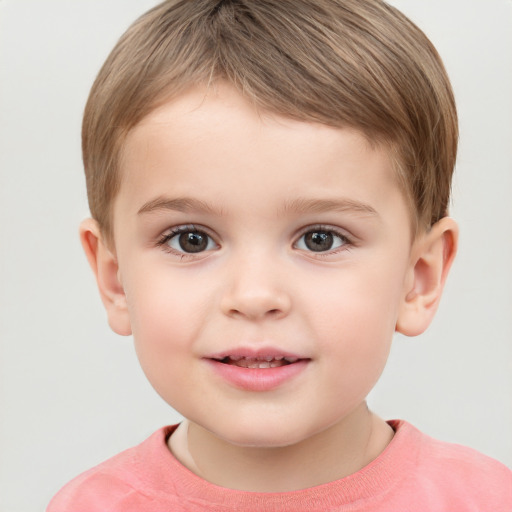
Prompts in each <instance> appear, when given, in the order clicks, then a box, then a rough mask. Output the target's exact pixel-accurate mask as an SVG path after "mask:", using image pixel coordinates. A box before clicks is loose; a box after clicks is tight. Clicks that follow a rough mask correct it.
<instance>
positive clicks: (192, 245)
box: [179, 232, 208, 252]
mask: <svg viewBox="0 0 512 512" xmlns="http://www.w3.org/2000/svg"><path fill="white" fill-rule="evenodd" d="M179 245H180V247H181V249H182V250H183V251H185V252H201V251H204V250H206V248H207V247H208V235H205V234H204V233H199V232H194V233H182V234H181V235H180V236H179Z"/></svg>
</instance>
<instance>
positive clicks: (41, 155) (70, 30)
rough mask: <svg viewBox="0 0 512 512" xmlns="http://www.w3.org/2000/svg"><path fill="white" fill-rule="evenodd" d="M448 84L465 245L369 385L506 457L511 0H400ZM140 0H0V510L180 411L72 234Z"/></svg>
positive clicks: (511, 238) (434, 425) (11, 509)
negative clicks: (104, 93) (95, 86)
mask: <svg viewBox="0 0 512 512" xmlns="http://www.w3.org/2000/svg"><path fill="white" fill-rule="evenodd" d="M392 3H393V4H395V5H397V6H398V7H400V8H401V9H402V10H403V11H404V12H405V13H406V14H408V15H409V16H410V17H411V18H412V19H413V20H414V21H415V22H417V23H418V24H419V25H420V27H422V28H423V30H425V32H426V33H427V34H428V35H429V36H430V37H431V39H432V40H433V42H434V44H435V45H436V46H437V47H438V49H439V51H440V53H441V55H442V56H443V58H444V60H445V63H446V66H447V68H448V71H449V74H450V76H451V78H452V81H453V85H454V88H455V92H456V96H457V100H458V106H459V111H460V121H461V145H460V154H459V160H458V165H457V176H456V181H455V185H454V201H453V208H452V213H453V215H454V216H455V217H456V218H457V219H458V220H459V222H460V226H461V245H460V253H459V256H458V259H457V261H456V264H455V267H454V269H453V272H452V275H451V277H450V279H449V282H448V286H447V289H446V292H445V296H444V299H443V301H442V304H441V308H440V311H439V313H438V315H437V318H436V320H435V322H434V324H433V325H432V327H431V329H430V330H429V331H428V332H427V333H426V334H425V335H423V336H421V337H419V338H416V339H407V338H403V337H397V339H396V342H395V345H394V348H393V351H392V354H391V358H390V361H389V365H388V367H387V369H386V371H385V373H384V376H383V377H382V380H381V381H380V383H379V384H378V386H377V388H376V389H375V390H374V391H373V392H372V394H371V396H370V404H371V405H372V406H373V407H374V409H375V410H376V411H377V412H379V413H380V414H382V415H383V416H384V417H386V418H392V417H399V418H406V419H408V420H409V421H411V422H412V423H414V424H415V425H416V426H418V427H419V428H421V429H422V430H424V431H425V432H427V433H429V434H431V435H433V436H435V437H438V438H441V439H444V440H448V441H453V442H457V443H461V444H465V445H469V446H472V447H474V448H476V449H478V450H480V451H482V452H484V453H486V454H489V455H491V456H493V457H495V458H497V459H499V460H501V461H503V462H504V463H506V464H508V465H509V466H512V344H511V340H512V314H511V313H512V271H511V264H512V208H511V206H510V203H511V191H512V150H511V145H512V125H511V120H512V99H511V94H512V59H511V50H512V32H511V31H510V27H511V26H512V2H511V1H510V0H430V1H428V2H426V1H424V0H394V1H393V2H392ZM154 4H155V2H154V1H150V0H87V1H85V0H80V1H78V0H73V1H70V0H46V1H44V2H42V1H41V0H0V262H1V264H0V336H1V345H0V349H1V353H0V510H1V511H2V512H28V511H32V510H34V511H36V510H43V509H44V507H45V505H46V503H47V502H48V500H49V499H50V497H51V496H52V495H53V494H54V493H55V492H56V491H57V490H58V489H59V488H60V487H61V486H62V485H63V484H64V483H65V482H66V481H67V480H69V479H70V478H72V477H73V476H75V475H76V474H78V473H79V472H81V471H83V470H85V469H87V468H89V467H91V466H92V465H95V464H97V463H99V462H100V461H102V460H103V459H105V458H107V457H109V456H111V455H113V454H115V453H116V452H118V451H121V450H122V449H124V448H126V447H129V446H131V445H133V444H136V443H138V442H139V441H141V440H142V439H144V438H145V437H146V436H148V435H149V434H150V433H151V432H152V431H154V430H156V429H157V428H159V427H160V426H162V425H164V424H168V423H173V422H176V421H178V420H179V416H178V415H177V414H176V413H175V412H174V411H172V410H171V409H170V408H169V407H168V406H167V405H166V404H165V403H164V402H163V401H161V399H160V398H158V397H157V395H156V393H154V392H153V390H152V389H151V388H150V385H149V384H148V383H147V382H146V380H145V378H144V376H143V375H142V372H141V370H140V369H139V367H138V364H137V361H136V359H135V355H134V352H133V349H132V344H131V340H130V339H129V338H128V339H127V338H120V337H117V336H116V335H114V334H112V333H111V332H110V331H109V329H108V327H107V323H106V320H105V314H104V312H103V309H102V306H101V304H100V300H99V297H98V295H97V292H96V289H95V284H94V281H93V278H92V275H91V274H90V271H89V269H88V267H87V264H86V261H85V257H84V256H83V255H82V251H81V248H80V245H79V241H78V236H77V227H78V224H79V222H80V220H81V219H82V218H83V217H85V216H86V215H87V204H86V197H85V187H84V180H83V177H82V168H81V160H80V141H79V134H80V122H81V113H82V109H83V106H84V103H85V100H86V96H87V93H88V89H89V87H90V86H91V84H92V81H93V79H94V76H95V74H96V72H97V71H98V69H99V67H100V65H101V63H102V62H103V60H104V59H105V57H106V56H107V54H108V52H109V51H110V49H111V47H112V46H113V45H114V43H115V41H116V40H117V38H118V37H119V36H120V35H121V33H122V32H123V31H124V29H125V28H126V27H127V26H128V24H129V23H130V22H131V21H133V20H134V18H135V17H136V16H138V15H139V14H141V13H142V12H143V11H145V10H146V9H148V8H149V7H151V6H153V5H154Z"/></svg>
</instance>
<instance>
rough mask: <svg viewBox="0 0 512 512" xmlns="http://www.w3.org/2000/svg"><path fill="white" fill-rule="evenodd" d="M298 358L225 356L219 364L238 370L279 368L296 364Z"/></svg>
mask: <svg viewBox="0 0 512 512" xmlns="http://www.w3.org/2000/svg"><path fill="white" fill-rule="evenodd" d="M298 360H299V358H298V357H293V356H292V357H284V356H277V357H274V356H266V357H244V356H227V357H224V358H222V359H220V360H218V361H219V362H220V363H223V364H229V365H232V366H238V367H240V368H279V367H281V366H286V365H289V364H293V363H296V362H297V361H298Z"/></svg>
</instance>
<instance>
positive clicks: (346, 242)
mask: <svg viewBox="0 0 512 512" xmlns="http://www.w3.org/2000/svg"><path fill="white" fill-rule="evenodd" d="M207 231H208V230H206V229H205V228H203V227H201V226H196V225H194V224H187V225H183V226H177V227H175V228H172V230H171V231H169V232H166V233H164V234H163V235H162V236H161V237H160V238H159V240H158V241H157V242H156V245H157V246H158V247H161V248H162V250H164V251H165V252H168V253H170V254H173V255H175V256H179V257H180V258H181V259H186V258H194V257H195V258H197V256H198V255H200V254H204V253H205V252H208V251H207V250H204V251H198V252H197V253H193V252H191V253H187V252H181V251H177V250H175V249H173V248H172V247H170V246H169V245H168V243H169V241H170V240H172V239H173V238H175V237H176V236H178V235H181V234H184V233H201V234H204V235H206V236H207V237H208V238H209V239H210V240H213V237H212V236H210V235H209V234H208V232H207ZM315 232H316V233H330V234H331V235H333V236H335V237H337V238H339V239H340V240H341V242H342V243H341V245H340V246H339V247H336V248H335V249H330V250H327V251H313V250H309V251H308V250H304V252H307V253H311V254H313V255H314V256H315V257H316V258H322V257H324V258H325V257H328V256H332V255H335V254H338V253H340V252H342V251H349V250H350V249H351V248H352V247H353V246H354V245H355V244H354V242H353V240H351V238H349V237H348V236H347V235H346V234H344V233H341V232H340V231H339V230H337V229H335V228H333V227H331V226H326V225H316V226H315V225H313V226H308V227H307V228H305V229H304V230H302V231H301V233H300V235H299V237H298V238H297V240H296V242H294V244H293V247H294V248H296V247H297V244H298V243H299V242H300V240H302V238H303V237H304V236H305V235H307V234H308V233H315ZM214 243H215V244H216V242H215V241H214ZM216 245H217V244H216Z"/></svg>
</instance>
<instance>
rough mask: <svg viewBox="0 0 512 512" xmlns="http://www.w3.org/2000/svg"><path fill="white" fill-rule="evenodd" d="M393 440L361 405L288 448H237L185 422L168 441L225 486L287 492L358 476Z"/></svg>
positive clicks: (179, 455)
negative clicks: (329, 425) (336, 421)
mask: <svg viewBox="0 0 512 512" xmlns="http://www.w3.org/2000/svg"><path fill="white" fill-rule="evenodd" d="M392 437H393V431H392V429H391V427H389V425H388V424H387V423H385V422H384V421H383V420H382V419H380V418H378V417H377V416H375V415H374V414H372V413H371V412H370V411H369V410H368V409H367V407H366V404H365V403H363V404H361V405H360V406H359V407H358V408H357V409H356V410H355V411H353V413H352V414H350V415H349V416H348V417H346V418H344V419H343V420H342V421H341V422H338V423H336V424H335V425H332V426H331V427H329V428H327V429H326V430H324V431H322V432H319V433H317V434H315V435H313V436H311V437H309V438H307V439H305V440H303V441H301V442H300V443H297V444H293V445H290V446H282V447H272V448H266V447H263V448H262V447H244V446H237V445H233V444H231V443H229V442H227V441H225V440H223V439H221V438H219V437H217V436H215V435H214V434H212V433H211V432H208V431H206V430H205V429H203V428H202V427H200V426H199V425H197V424H195V423H192V422H188V421H185V422H183V423H182V424H181V425H180V426H179V427H178V429H177V431H176V432H175V433H174V434H173V435H172V436H171V437H170V438H169V448H170V449H171V451H172V452H173V453H174V455H175V457H176V458H177V459H178V460H179V461H180V462H181V463H182V464H183V465H184V466H186V467H187V468H188V469H189V470H191V471H192V472H193V473H195V474H196V475H198V476H200V477H201V478H203V479H205V480H207V481H209V482H211V483H213V484H216V485H219V486H221V487H227V488H230V489H238V490H244V491H253V492H288V491H294V490H299V489H306V488H309V487H314V486H316V485H321V484H324V483H328V482H332V481H334V480H338V479H341V478H344V477H346V476H348V475H351V474H353V473H355V472H356V471H359V470H360V469H362V468H363V467H364V466H366V465H367V464H369V463H370V462H371V461H372V460H374V459H375V458H376V457H377V456H378V455H379V454H380V453H381V452H382V451H383V450H384V448H385V447H386V446H387V445H388V444H389V442H390V441H391V438H392Z"/></svg>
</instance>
